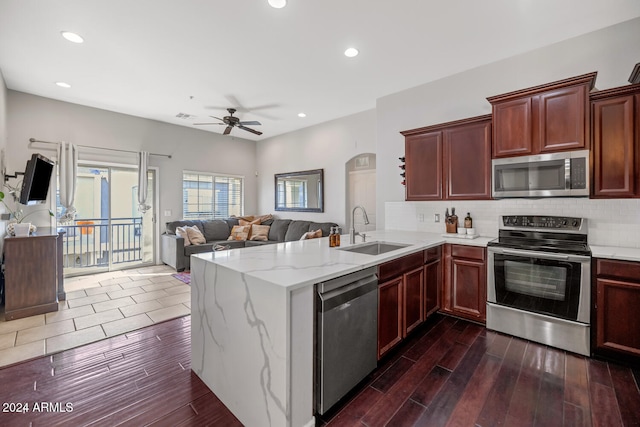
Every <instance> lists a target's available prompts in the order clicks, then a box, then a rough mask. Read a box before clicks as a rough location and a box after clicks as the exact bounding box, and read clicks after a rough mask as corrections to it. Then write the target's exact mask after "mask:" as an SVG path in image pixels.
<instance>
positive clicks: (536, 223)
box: [502, 215, 583, 231]
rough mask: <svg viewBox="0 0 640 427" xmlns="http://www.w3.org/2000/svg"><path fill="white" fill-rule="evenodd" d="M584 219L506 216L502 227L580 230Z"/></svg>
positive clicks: (503, 218)
mask: <svg viewBox="0 0 640 427" xmlns="http://www.w3.org/2000/svg"><path fill="white" fill-rule="evenodd" d="M582 222H583V219H582V218H574V217H568V216H537V215H505V216H503V217H502V226H504V227H517V228H549V229H556V230H576V231H577V230H580V228H581V227H582Z"/></svg>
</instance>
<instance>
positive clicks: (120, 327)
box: [0, 265, 191, 367]
mask: <svg viewBox="0 0 640 427" xmlns="http://www.w3.org/2000/svg"><path fill="white" fill-rule="evenodd" d="M174 273H175V270H173V269H172V268H170V267H168V266H166V265H157V266H151V267H144V268H140V269H134V270H124V271H114V272H108V273H99V274H95V275H91V276H79V277H72V278H67V279H65V284H64V287H65V291H66V293H67V299H66V301H61V302H60V308H59V310H58V311H56V312H52V313H46V314H40V315H37V316H32V317H26V318H23V319H17V320H11V321H8V322H7V321H5V320H4V307H2V308H1V309H0V367H2V366H6V365H11V364H13V363H16V362H20V361H23V360H27V359H32V358H34V357H39V356H43V355H46V354H52V353H57V352H59V351H62V350H67V349H70V348H73V347H77V346H80V345H84V344H88V343H91V342H95V341H99V340H102V339H104V338H107V337H112V336H115V335H119V334H123V333H125V332H130V331H133V330H136V329H139V328H142V327H145V326H149V325H153V324H154V323H159V322H163V321H165V320H169V319H173V318H176V317H181V316H186V315H189V314H190V313H191V287H190V286H189V285H186V284H184V283H182V282H181V281H179V280H178V279H176V278H174V277H173V276H172V274H174Z"/></svg>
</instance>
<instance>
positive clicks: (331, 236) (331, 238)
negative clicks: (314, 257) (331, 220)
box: [329, 227, 336, 248]
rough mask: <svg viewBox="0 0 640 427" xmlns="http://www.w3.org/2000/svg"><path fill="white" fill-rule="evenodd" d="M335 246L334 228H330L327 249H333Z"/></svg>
mask: <svg viewBox="0 0 640 427" xmlns="http://www.w3.org/2000/svg"><path fill="white" fill-rule="evenodd" d="M335 246H336V228H335V227H331V231H330V232H329V247H330V248H334V247H335Z"/></svg>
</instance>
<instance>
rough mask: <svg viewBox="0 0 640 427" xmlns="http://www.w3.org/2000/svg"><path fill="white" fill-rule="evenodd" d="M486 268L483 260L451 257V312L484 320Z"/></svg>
mask: <svg viewBox="0 0 640 427" xmlns="http://www.w3.org/2000/svg"><path fill="white" fill-rule="evenodd" d="M486 281H487V279H486V268H485V264H484V262H478V261H471V260H466V259H459V258H452V259H451V285H450V288H451V312H452V313H453V314H455V315H457V316H461V317H466V318H468V319H472V320H476V321H480V322H484V321H485V319H486V303H487V297H486V295H487V291H486Z"/></svg>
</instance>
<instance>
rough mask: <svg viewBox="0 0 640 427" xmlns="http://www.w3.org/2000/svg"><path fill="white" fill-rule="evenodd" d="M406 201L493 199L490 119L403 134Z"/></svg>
mask: <svg viewBox="0 0 640 427" xmlns="http://www.w3.org/2000/svg"><path fill="white" fill-rule="evenodd" d="M401 133H402V135H404V136H405V162H406V163H405V172H406V176H405V180H406V190H405V191H406V195H405V197H406V200H442V199H452V200H480V199H490V198H491V116H490V115H487V116H480V117H472V118H470V119H464V120H458V121H455V122H449V123H443V124H438V125H433V126H428V127H424V128H419V129H413V130H408V131H403V132H401Z"/></svg>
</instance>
